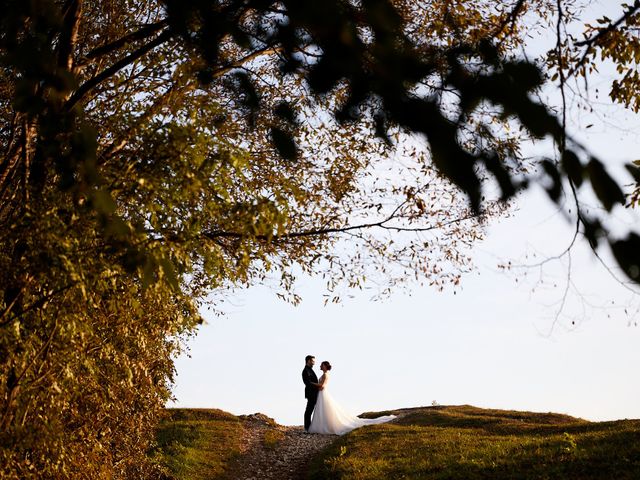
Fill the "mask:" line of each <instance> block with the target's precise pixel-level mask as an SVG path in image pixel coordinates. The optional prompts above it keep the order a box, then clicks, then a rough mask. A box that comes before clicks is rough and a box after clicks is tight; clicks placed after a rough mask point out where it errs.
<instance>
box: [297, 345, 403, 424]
mask: <svg viewBox="0 0 640 480" xmlns="http://www.w3.org/2000/svg"><path fill="white" fill-rule="evenodd" d="M315 363H316V359H315V357H314V356H313V355H307V356H306V357H305V367H304V370H302V381H303V382H304V396H305V398H306V399H307V408H306V410H305V412H304V430H305V432H309V433H324V434H333V435H343V434H345V433H347V432H350V431H351V430H353V429H355V428H358V427H362V426H364V425H373V424H377V423H384V422H388V421H389V420H393V419H394V418H395V415H387V416H384V417H378V418H373V419H364V418H358V417H356V416H354V415H350V414H349V413H347V412H345V411H344V410H343V409H342V407H340V405H338V403H336V401H335V400H334V399H333V397H332V396H331V394H330V393H329V391H328V390H327V386H328V383H329V371H330V370H331V364H330V363H329V362H327V361H324V362H322V363H321V364H320V370H322V375H321V376H320V379H319V380H318V377H317V376H316V372H314V370H313V366H314V365H315Z"/></svg>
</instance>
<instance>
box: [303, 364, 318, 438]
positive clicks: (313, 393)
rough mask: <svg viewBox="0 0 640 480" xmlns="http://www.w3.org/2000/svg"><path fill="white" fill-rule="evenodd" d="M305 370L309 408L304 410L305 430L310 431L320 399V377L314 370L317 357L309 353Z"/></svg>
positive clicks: (304, 377)
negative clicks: (314, 410)
mask: <svg viewBox="0 0 640 480" xmlns="http://www.w3.org/2000/svg"><path fill="white" fill-rule="evenodd" d="M304 363H305V366H304V370H302V381H303V382H304V398H306V399H307V408H306V410H305V411H304V431H305V432H308V431H309V425H311V414H312V413H313V409H314V408H315V406H316V401H317V400H318V377H316V372H314V371H313V366H314V365H315V363H316V357H314V356H313V355H307V356H306V357H305V359H304Z"/></svg>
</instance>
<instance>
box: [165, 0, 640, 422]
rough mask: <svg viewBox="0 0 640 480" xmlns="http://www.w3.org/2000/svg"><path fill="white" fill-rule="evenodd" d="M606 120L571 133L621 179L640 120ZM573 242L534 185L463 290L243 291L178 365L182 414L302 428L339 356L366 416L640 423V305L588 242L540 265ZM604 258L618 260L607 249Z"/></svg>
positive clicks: (317, 283) (338, 375)
mask: <svg viewBox="0 0 640 480" xmlns="http://www.w3.org/2000/svg"><path fill="white" fill-rule="evenodd" d="M597 3H598V2H597ZM604 3H606V2H604ZM598 4H600V5H602V4H603V2H599V3H598ZM612 18H613V17H612ZM603 81H604V80H603ZM599 86H600V87H601V88H602V86H601V85H599V83H598V82H597V81H595V82H594V84H593V85H592V87H591V88H593V89H595V88H598V87H599ZM550 95H554V93H553V92H551V93H550ZM598 101H599V102H605V100H603V99H599V100H598ZM605 103H606V102H605ZM600 112H604V115H605V116H604V117H603V116H602V114H601V113H599V114H598V116H597V117H596V116H594V115H591V114H588V113H584V112H582V111H578V110H575V111H574V112H573V113H572V114H571V115H570V119H569V120H570V125H571V129H572V132H573V133H574V135H575V136H576V137H577V138H579V139H580V140H582V141H583V142H585V143H587V144H588V145H589V147H590V149H591V150H592V152H593V153H595V154H596V155H598V156H599V157H600V158H601V159H602V160H603V161H605V163H606V164H607V166H608V167H609V168H611V169H612V170H613V171H616V169H617V168H618V167H619V166H620V165H621V163H622V162H624V161H630V160H634V159H636V158H637V157H638V155H637V144H638V133H640V121H639V120H638V118H637V117H636V116H634V115H632V114H631V113H629V112H626V111H624V110H623V109H621V108H620V107H611V106H606V105H602V106H601V108H600ZM590 123H593V124H594V127H591V128H589V129H587V128H586V125H588V124H590ZM615 213H616V217H618V223H619V224H620V225H622V226H623V227H624V226H625V225H628V224H629V223H631V222H636V224H637V216H636V215H635V214H632V213H629V212H626V211H621V210H619V211H616V212H615ZM572 235H573V226H572V225H571V224H570V223H569V222H567V220H566V219H565V218H564V217H563V216H562V215H561V214H560V213H559V212H558V209H557V207H555V206H554V205H553V204H552V203H551V202H550V201H548V199H547V198H546V196H545V194H544V193H543V192H541V191H540V190H539V189H533V190H532V191H529V192H526V193H525V194H524V195H522V196H521V197H519V198H518V200H517V201H516V204H515V208H514V210H513V211H512V213H511V215H510V216H509V217H508V218H502V219H499V220H498V221H495V222H493V223H492V224H491V225H490V226H489V228H488V232H487V236H486V239H485V240H484V241H482V242H480V243H478V244H477V245H475V246H474V248H473V258H474V263H475V266H476V268H475V269H474V271H473V272H471V273H469V274H467V275H466V276H464V277H463V279H462V282H461V286H460V288H458V289H456V290H455V291H454V290H445V291H444V292H438V291H436V290H434V289H433V288H429V287H417V286H415V287H414V288H412V289H411V291H410V292H409V294H407V293H406V292H398V293H396V294H393V295H392V296H391V297H390V298H388V299H386V300H384V301H377V302H373V301H371V300H370V297H371V296H372V293H373V292H371V291H367V290H365V291H363V292H352V293H353V296H354V298H351V299H346V300H345V301H344V303H343V304H341V305H328V306H326V307H325V306H323V300H324V298H323V296H322V294H323V293H325V291H324V289H323V282H322V281H321V280H319V279H315V278H310V277H303V278H301V279H300V281H299V283H298V287H297V292H298V293H299V294H300V295H301V296H302V298H303V301H302V303H301V304H300V305H299V306H297V307H294V306H292V305H289V304H286V303H284V302H283V301H281V300H279V299H278V298H276V295H275V292H274V291H273V290H272V289H270V288H269V286H260V285H258V286H254V287H251V288H249V289H246V290H242V291H237V292H235V293H234V294H233V296H232V297H231V298H229V299H228V301H227V302H226V303H225V305H226V306H224V307H223V309H224V311H225V315H223V316H213V315H211V314H210V313H208V312H207V311H206V309H203V311H202V313H203V314H204V316H205V318H206V320H207V323H206V324H205V325H203V326H201V327H200V329H199V331H198V334H197V336H195V337H194V338H193V339H192V340H191V341H190V342H189V349H190V351H189V354H188V355H187V354H185V355H182V356H181V357H179V358H178V359H177V360H176V368H177V378H176V383H175V386H174V389H173V394H174V397H175V400H174V401H173V402H170V404H169V406H174V407H199V408H220V409H223V410H226V411H229V412H231V413H234V414H249V413H255V412H261V413H264V414H266V415H268V416H270V417H273V418H275V419H276V420H277V421H278V422H279V423H281V424H284V425H300V424H302V415H303V412H304V407H305V399H304V385H303V384H302V380H301V375H300V374H301V371H302V368H303V366H304V357H305V355H307V354H312V355H315V356H316V359H317V361H318V364H319V362H320V361H322V360H329V361H331V363H332V365H333V369H332V383H331V387H330V388H331V389H332V394H333V396H334V397H335V398H336V400H337V401H338V402H339V403H340V404H341V405H342V406H343V407H344V408H345V409H346V410H348V411H351V412H353V413H356V414H359V413H362V412H365V411H381V410H387V409H395V408H408V407H417V406H424V405H431V404H433V403H434V402H435V403H438V404H441V405H457V404H470V405H475V406H478V407H485V408H500V409H508V410H528V411H539V412H548V411H551V412H556V413H565V414H569V415H573V416H577V417H581V418H585V419H588V420H594V421H603V420H614V419H622V418H640V382H638V380H637V378H638V375H637V369H638V365H640V349H639V348H638V343H639V342H640V326H636V324H635V322H636V321H637V320H638V317H640V315H639V314H638V309H639V308H640V301H639V300H638V298H637V296H636V295H634V294H633V293H632V292H631V291H630V290H629V289H628V288H627V287H628V286H627V287H625V286H624V285H621V284H620V283H619V282H618V281H616V280H615V279H614V278H613V276H612V274H611V273H610V272H609V271H608V270H607V269H606V268H604V267H603V265H602V264H601V263H600V262H599V261H598V260H597V259H596V258H595V257H594V256H593V255H592V254H591V252H590V251H589V249H588V248H587V246H586V245H585V244H584V242H579V243H578V245H577V246H576V248H575V249H574V250H573V251H572V253H571V265H570V268H569V259H568V257H566V256H565V257H563V258H562V259H561V260H558V261H548V262H546V263H544V264H543V265H542V266H534V265H535V264H537V263H540V262H541V261H543V260H544V259H548V258H550V257H553V256H555V255H557V254H559V253H561V252H562V251H563V250H564V248H566V246H567V245H568V244H569V242H570V240H571V238H572ZM600 253H601V255H602V258H603V261H604V262H605V263H606V264H608V265H609V266H613V265H614V262H613V261H612V260H611V258H610V256H609V254H608V251H607V250H606V249H605V248H603V249H602V250H600ZM506 261H511V262H512V265H523V266H522V267H517V268H514V269H512V270H511V272H505V271H503V270H502V269H500V268H498V265H499V264H500V263H503V262H506ZM612 273H613V275H615V276H617V277H618V278H623V276H622V274H621V273H619V271H617V270H616V269H615V268H613V270H612ZM568 282H569V283H568ZM567 285H568V288H567ZM565 291H566V295H565ZM563 298H565V300H564V303H563ZM316 370H317V368H316Z"/></svg>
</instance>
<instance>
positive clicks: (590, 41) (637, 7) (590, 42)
mask: <svg viewBox="0 0 640 480" xmlns="http://www.w3.org/2000/svg"><path fill="white" fill-rule="evenodd" d="M638 11H640V0H636V1H635V2H634V4H633V6H632V7H631V8H629V10H627V11H626V12H625V13H624V15H622V16H621V17H620V18H619V19H618V20H616V21H615V22H613V23H610V24H609V25H607V26H606V27H605V28H603V29H601V30H599V31H598V33H597V34H595V35H594V36H592V37H590V38H587V39H585V40H582V41H580V42H576V43H575V45H576V46H577V47H584V46H586V47H587V49H586V50H585V51H584V53H583V54H582V57H581V58H580V61H579V62H578V63H576V65H575V66H574V67H573V68H572V69H571V71H569V73H568V74H567V76H568V77H570V76H572V75H573V74H574V73H575V72H576V70H578V68H579V67H580V66H582V65H583V64H584V62H585V60H586V59H587V57H588V56H589V54H590V53H591V50H593V47H594V45H595V44H596V43H598V41H600V39H602V38H603V37H605V36H606V35H608V34H609V33H611V32H613V31H614V30H615V29H617V28H618V27H619V26H620V25H622V24H623V23H624V22H626V21H627V20H628V19H629V18H630V17H631V16H632V15H634V14H635V13H636V12H638Z"/></svg>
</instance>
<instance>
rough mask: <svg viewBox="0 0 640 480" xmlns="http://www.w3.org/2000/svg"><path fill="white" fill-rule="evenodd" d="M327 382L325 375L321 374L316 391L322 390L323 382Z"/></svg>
mask: <svg viewBox="0 0 640 480" xmlns="http://www.w3.org/2000/svg"><path fill="white" fill-rule="evenodd" d="M326 381H327V376H326V374H324V373H323V374H322V376H321V377H320V381H319V382H318V390H322V389H323V388H324V382H326Z"/></svg>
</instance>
